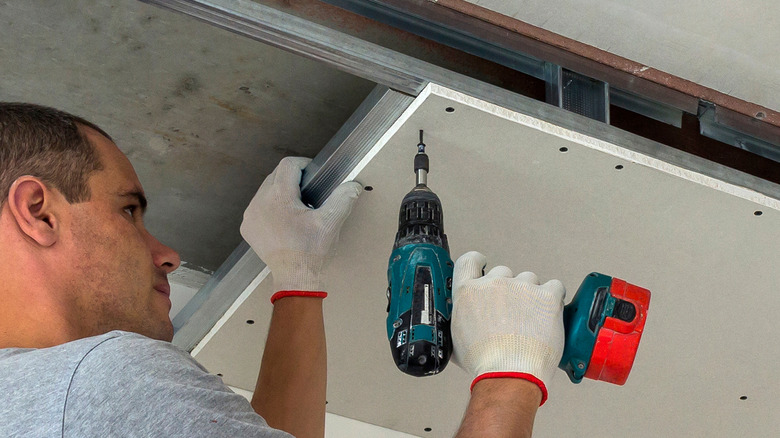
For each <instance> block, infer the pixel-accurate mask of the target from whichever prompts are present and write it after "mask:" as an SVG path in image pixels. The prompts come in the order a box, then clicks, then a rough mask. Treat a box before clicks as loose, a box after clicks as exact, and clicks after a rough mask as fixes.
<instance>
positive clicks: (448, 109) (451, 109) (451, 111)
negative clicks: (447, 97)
mask: <svg viewBox="0 0 780 438" xmlns="http://www.w3.org/2000/svg"><path fill="white" fill-rule="evenodd" d="M444 111H447V112H448V113H454V112H455V108H453V107H451V106H448V107H447V108H445V109H444Z"/></svg>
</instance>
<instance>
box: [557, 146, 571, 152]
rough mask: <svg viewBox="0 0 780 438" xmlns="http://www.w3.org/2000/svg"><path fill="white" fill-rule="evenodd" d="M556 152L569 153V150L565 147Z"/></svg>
mask: <svg viewBox="0 0 780 438" xmlns="http://www.w3.org/2000/svg"><path fill="white" fill-rule="evenodd" d="M558 150H559V151H561V152H563V153H566V152H569V148H566V147H563V148H560V149H558Z"/></svg>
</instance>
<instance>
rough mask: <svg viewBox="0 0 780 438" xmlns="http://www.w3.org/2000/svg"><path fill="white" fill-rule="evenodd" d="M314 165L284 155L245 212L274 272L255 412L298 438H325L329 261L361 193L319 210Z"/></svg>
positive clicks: (249, 233) (350, 189) (253, 240)
mask: <svg viewBox="0 0 780 438" xmlns="http://www.w3.org/2000/svg"><path fill="white" fill-rule="evenodd" d="M310 161H311V160H309V159H306V158H285V159H283V160H282V161H281V162H280V163H279V165H278V166H277V167H276V169H275V170H274V172H273V173H272V174H271V175H269V176H268V177H267V178H266V180H265V181H264V182H263V184H262V185H261V186H260V189H259V190H258V191H257V194H255V197H254V198H253V199H252V202H250V204H249V206H248V207H247V209H246V211H245V212H244V221H243V223H242V224H241V235H242V236H243V237H244V239H245V240H246V241H247V242H248V243H249V244H250V246H251V247H252V249H253V250H254V251H255V252H256V253H257V255H258V256H260V258H261V259H262V260H263V261H264V262H265V264H266V265H267V266H268V268H269V269H270V270H271V276H272V277H273V284H274V295H273V296H272V297H271V302H272V303H273V304H274V312H273V316H272V317H271V326H270V329H269V332H268V339H267V340H266V345H265V352H264V353H263V362H262V364H261V367H260V376H259V377H258V380H257V386H256V388H255V393H254V396H253V399H252V407H253V408H254V409H255V411H257V413H258V414H260V415H261V416H262V417H264V418H265V420H266V421H267V422H268V423H269V424H270V425H271V426H273V427H276V428H279V429H282V430H284V431H287V432H290V433H293V434H294V435H295V436H296V437H298V438H309V437H314V438H317V437H322V436H324V433H325V391H326V376H327V369H326V367H327V349H326V346H325V328H324V325H323V317H322V299H323V298H325V296H326V295H327V293H325V292H323V291H322V289H320V275H321V270H322V264H323V262H324V260H325V257H326V256H327V254H328V252H329V251H330V249H331V247H332V246H333V244H334V243H335V242H336V240H337V239H338V235H339V231H340V229H341V226H342V224H343V223H344V221H345V220H346V218H347V216H348V215H349V213H350V211H351V210H352V206H353V204H354V203H355V200H356V199H357V197H358V195H359V194H360V192H361V190H362V188H361V186H360V184H358V183H356V182H346V183H343V184H341V185H340V186H338V187H337V188H336V189H335V190H334V191H333V193H331V195H330V196H329V197H328V199H327V200H326V201H325V202H324V203H323V204H322V206H320V207H319V208H317V209H313V208H311V207H308V206H306V205H304V204H303V202H302V201H301V191H300V182H301V176H302V173H303V169H304V168H305V167H306V165H307V164H308V163H309V162H310Z"/></svg>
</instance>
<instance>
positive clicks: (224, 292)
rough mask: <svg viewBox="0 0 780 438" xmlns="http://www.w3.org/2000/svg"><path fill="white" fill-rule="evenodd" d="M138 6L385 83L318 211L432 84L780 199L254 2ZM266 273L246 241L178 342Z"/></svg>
mask: <svg viewBox="0 0 780 438" xmlns="http://www.w3.org/2000/svg"><path fill="white" fill-rule="evenodd" d="M140 1H142V2H145V3H150V4H155V5H158V6H161V7H164V8H167V9H170V10H173V11H177V12H180V13H184V14H186V15H190V16H192V17H194V18H197V19H199V20H202V21H205V22H207V23H210V24H212V25H215V26H218V27H221V28H224V29H227V30H229V31H232V32H235V33H238V34H240V35H244V36H246V37H249V38H252V39H255V40H257V41H261V42H263V43H266V44H270V45H272V46H275V47H278V48H281V49H283V50H287V51H290V52H293V53H296V54H299V55H301V56H304V57H307V58H310V59H314V60H317V61H320V62H323V63H325V64H326V65H329V66H331V67H334V68H337V69H340V70H343V71H346V72H348V73H352V74H354V75H356V76H359V77H362V78H364V79H368V80H371V81H374V82H376V83H377V84H379V85H378V86H377V88H376V89H375V90H374V91H373V92H372V93H371V94H370V95H369V96H368V97H367V98H366V100H365V101H364V102H363V104H361V106H360V107H359V108H358V110H357V111H356V112H355V113H354V114H353V116H352V117H351V118H350V119H349V120H348V121H347V123H346V124H345V125H344V127H343V128H342V129H341V130H339V131H338V133H337V134H336V135H335V136H334V138H333V139H332V140H331V141H330V142H329V143H328V144H327V145H325V147H324V148H323V149H322V152H320V154H318V155H317V157H315V159H314V160H313V161H312V163H311V164H310V165H309V166H308V167H307V168H306V169H305V171H304V177H303V182H302V195H303V198H304V200H305V201H306V202H307V203H308V204H310V205H312V206H317V205H319V204H321V203H322V202H323V201H324V200H325V199H327V196H328V195H329V194H330V193H331V191H332V190H333V189H334V188H335V187H336V186H337V185H338V184H340V183H341V182H342V181H344V180H345V178H346V177H347V176H348V175H349V173H350V172H351V171H352V170H353V169H354V168H355V166H356V165H357V164H358V162H360V161H361V160H363V159H364V157H365V155H366V154H367V153H368V151H369V150H370V149H371V147H372V146H373V145H374V144H376V143H377V141H378V139H379V137H380V136H381V135H383V134H384V133H385V132H386V131H387V129H388V127H389V126H390V125H392V124H393V123H394V122H395V121H396V120H397V119H398V118H399V117H400V116H401V114H402V113H403V112H404V111H405V110H406V109H407V108H408V107H409V106H410V105H411V103H412V101H413V98H414V97H415V96H417V95H418V94H419V93H420V92H421V91H422V90H423V89H424V88H425V86H426V85H427V84H428V83H431V82H433V83H436V84H439V85H443V86H445V87H448V88H450V89H453V90H456V91H459V92H462V93H464V94H467V95H470V96H473V97H475V98H477V99H480V100H484V101H487V102H490V103H493V104H495V105H498V106H500V107H504V108H507V109H510V110H512V111H515V112H519V113H523V114H527V115H530V116H533V117H535V118H538V119H541V120H543V121H545V122H548V123H551V124H553V125H556V126H560V127H563V128H566V129H569V130H572V131H575V132H579V133H582V134H584V135H587V136H591V137H594V138H597V139H600V140H604V141H607V142H610V143H614V144H623V145H628V146H627V147H629V148H630V149H631V150H632V151H634V152H637V153H639V154H643V155H646V156H649V157H652V158H655V159H658V160H661V161H665V162H667V163H670V164H673V165H675V166H679V167H681V168H684V169H688V170H692V171H694V172H697V173H700V174H703V175H706V176H710V177H713V178H716V179H718V180H721V181H724V182H728V183H730V184H734V185H737V186H740V187H746V188H749V189H751V190H753V191H755V192H758V193H760V194H763V195H767V196H769V197H771V198H774V199H780V186H779V185H777V184H774V183H771V182H769V181H766V180H764V179H761V178H757V177H755V176H752V175H749V174H746V173H743V172H740V171H737V170H734V169H730V168H727V167H725V166H722V165H719V164H717V163H713V162H711V161H709V160H706V159H704V158H700V157H697V156H694V155H692V154H689V153H686V152H683V151H680V150H677V149H674V148H671V147H669V146H666V145H663V144H660V143H657V142H654V141H651V140H648V139H646V138H643V137H641V136H638V135H634V134H631V133H628V132H626V131H622V130H620V129H617V128H615V127H612V126H609V125H606V124H604V123H598V122H594V121H593V120H592V119H591V118H588V117H585V116H582V115H579V114H576V113H572V112H570V111H567V110H564V109H562V108H559V107H557V106H553V105H546V104H540V102H539V101H537V100H535V99H532V98H530V97H527V96H523V95H520V94H517V93H513V92H510V91H507V90H505V89H502V88H500V87H497V86H494V85H491V84H487V83H485V82H482V81H479V80H476V79H473V78H470V77H468V76H465V75H461V74H458V73H454V72H452V71H449V70H446V69H444V68H441V67H438V66H435V65H433V64H430V63H427V62H424V61H421V60H419V59H415V58H413V57H410V56H406V55H403V54H401V53H398V52H396V51H393V50H390V49H387V48H385V47H382V46H379V45H376V44H372V43H369V42H367V41H364V40H361V39H359V38H356V37H353V36H350V35H346V34H344V33H341V32H339V31H336V30H333V29H330V28H328V27H324V26H321V25H318V24H315V23H312V22H310V21H307V20H305V19H302V18H299V17H296V16H293V15H290V14H286V13H284V12H281V11H278V10H276V9H274V8H271V7H268V6H265V5H262V4H260V3H257V2H254V1H250V0H140ZM413 3H416V2H413ZM544 66H545V64H541V67H540V68H541V69H542V70H541V71H540V73H539V74H542V75H543V74H544ZM596 89H597V90H598V87H596ZM602 90H603V88H602ZM610 90H611V89H610ZM610 95H612V93H611V92H610ZM615 96H618V97H617V99H631V97H630V96H629V97H627V96H626V95H621V94H618V95H615ZM670 98H673V100H675V99H677V100H678V101H679V102H678V103H679V104H680V105H682V106H683V107H684V108H685V110H686V111H694V112H696V111H697V108H698V101H696V100H690V99H682V100H680V98H679V96H678V97H674V96H671V97H670ZM613 99H615V97H613ZM641 104H642V105H645V106H646V107H647V108H649V110H652V111H659V112H664V111H666V108H665V107H659V106H658V104H657V103H655V102H650V101H646V102H645V101H642V102H641ZM264 268H265V266H264V264H263V263H262V261H260V259H259V258H258V257H257V256H256V255H254V253H253V252H252V250H251V249H250V248H249V246H248V245H247V244H246V243H242V244H241V245H240V246H239V247H238V248H237V249H236V250H235V251H234V252H233V254H232V255H231V256H230V257H229V258H228V260H227V261H226V262H225V263H224V264H223V265H222V266H221V267H220V268H219V269H218V270H217V272H216V273H215V275H214V277H213V278H212V279H211V280H210V281H209V282H208V283H207V284H206V285H205V286H204V287H203V288H201V290H200V291H199V292H198V293H197V294H196V296H195V297H194V298H193V299H192V300H191V301H190V302H189V303H188V304H187V306H185V308H184V309H183V310H182V311H181V313H180V316H177V318H176V319H175V320H174V325H175V329H176V334H175V336H174V339H173V342H174V344H176V345H177V346H179V347H180V348H183V349H185V350H187V351H193V349H197V348H198V345H199V344H201V345H202V344H204V343H205V342H207V341H208V339H210V336H211V334H213V333H214V332H215V330H218V328H219V327H220V326H221V323H222V322H224V321H225V320H226V318H228V317H229V316H230V314H231V313H232V311H231V309H235V305H234V303H236V302H238V301H241V300H242V298H241V297H245V296H246V295H247V294H248V293H251V290H250V289H251V288H252V286H253V284H255V283H256V279H257V278H259V277H260V275H261V272H264Z"/></svg>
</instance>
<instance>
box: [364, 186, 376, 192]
mask: <svg viewBox="0 0 780 438" xmlns="http://www.w3.org/2000/svg"><path fill="white" fill-rule="evenodd" d="M363 190H365V191H367V192H370V191H372V190H374V187H372V186H365V187H363Z"/></svg>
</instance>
